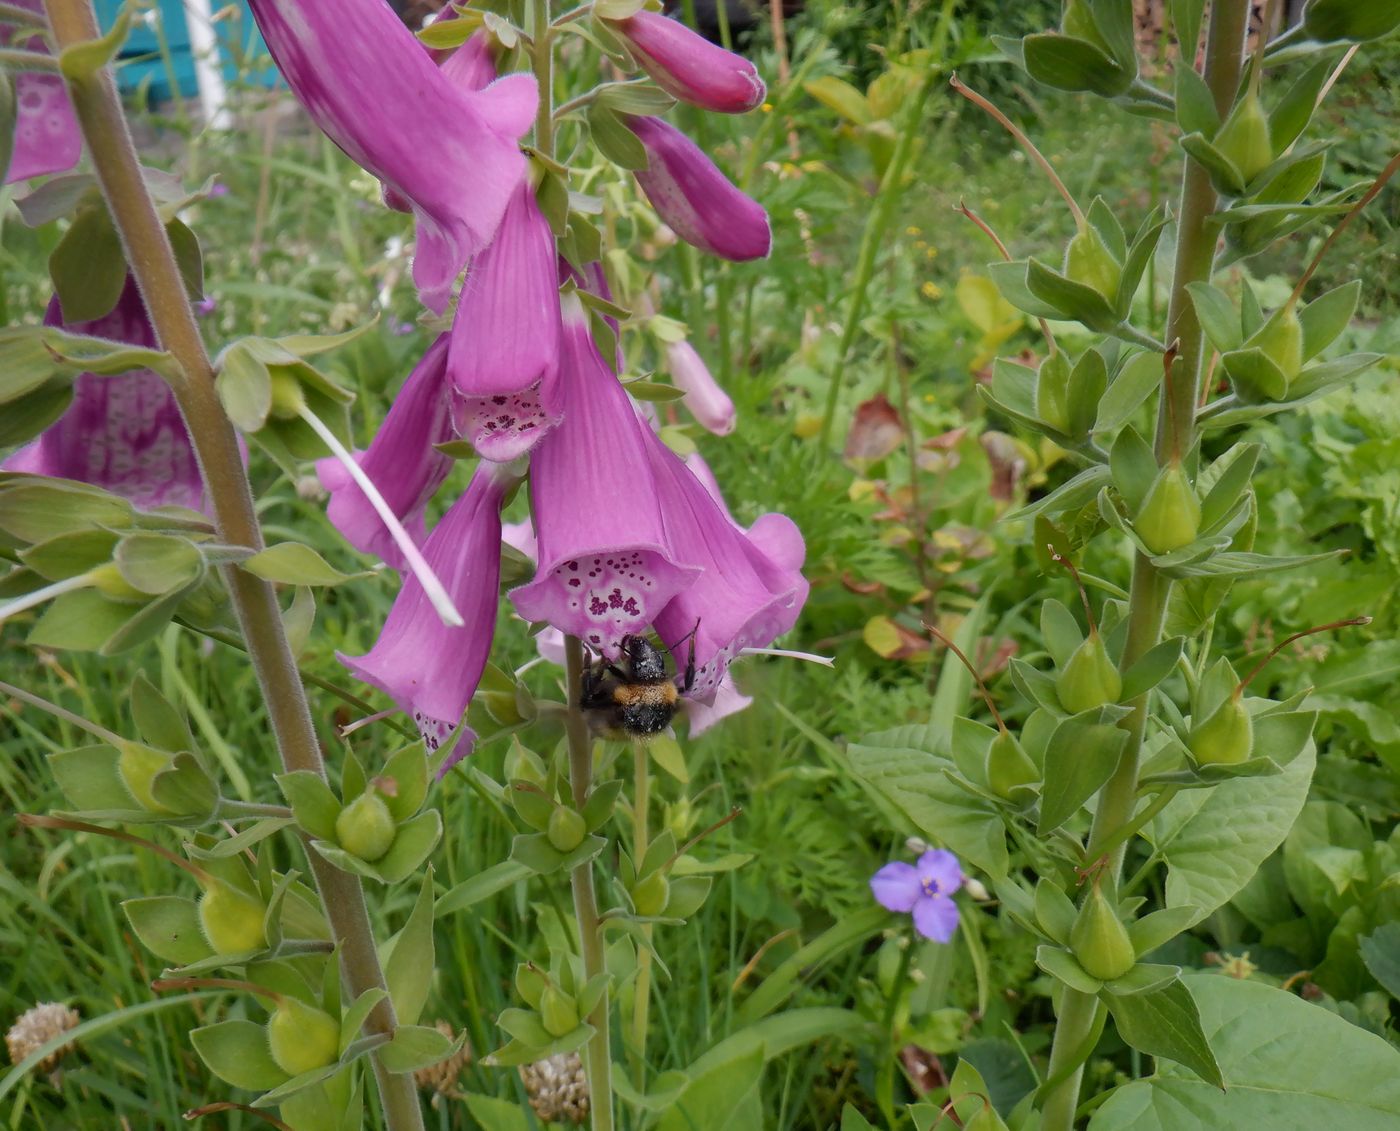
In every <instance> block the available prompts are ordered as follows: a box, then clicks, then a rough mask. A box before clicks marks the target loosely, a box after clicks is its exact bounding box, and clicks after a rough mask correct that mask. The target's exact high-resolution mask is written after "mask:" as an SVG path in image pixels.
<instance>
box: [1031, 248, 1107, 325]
mask: <svg viewBox="0 0 1400 1131" xmlns="http://www.w3.org/2000/svg"><path fill="white" fill-rule="evenodd" d="M1026 285H1027V286H1028V287H1030V289H1031V293H1032V294H1033V295H1035V296H1036V297H1037V298H1039V299H1042V300H1043V301H1044V302H1046V303H1049V304H1050V305H1051V306H1053V307H1054V308H1055V309H1057V310H1059V311H1060V312H1061V315H1060V316H1061V317H1069V318H1073V319H1075V320H1076V321H1079V322H1083V323H1084V325H1085V326H1087V327H1089V329H1091V330H1097V331H1098V332H1099V333H1104V334H1106V333H1108V332H1109V331H1111V330H1113V329H1114V328H1115V327H1116V326H1117V325H1118V315H1117V314H1116V313H1115V312H1114V310H1113V308H1112V307H1111V306H1109V304H1108V299H1107V298H1105V297H1104V296H1103V295H1101V294H1099V292H1098V291H1096V290H1094V288H1093V287H1090V286H1086V285H1085V284H1083V283H1076V282H1075V281H1074V280H1073V279H1071V278H1069V277H1068V276H1065V275H1061V274H1060V273H1059V272H1058V271H1052V270H1051V269H1050V268H1049V267H1046V266H1045V264H1043V263H1041V262H1040V261H1039V260H1038V259H1032V260H1030V261H1028V262H1027V264H1026Z"/></svg>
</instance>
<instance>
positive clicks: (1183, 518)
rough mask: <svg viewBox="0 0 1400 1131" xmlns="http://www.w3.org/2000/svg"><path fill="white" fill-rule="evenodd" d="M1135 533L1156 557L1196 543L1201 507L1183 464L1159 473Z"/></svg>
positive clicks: (1140, 514) (1170, 466) (1138, 517)
mask: <svg viewBox="0 0 1400 1131" xmlns="http://www.w3.org/2000/svg"><path fill="white" fill-rule="evenodd" d="M1133 529H1134V530H1136V531H1137V534H1138V537H1139V538H1141V539H1142V541H1143V544H1144V545H1145V546H1146V547H1147V548H1148V549H1149V550H1151V551H1152V552H1153V553H1154V554H1169V553H1171V552H1172V551H1173V550H1179V549H1181V547H1182V546H1186V545H1189V544H1190V543H1192V542H1194V541H1195V540H1196V535H1197V534H1198V533H1199V532H1200V529H1201V504H1200V500H1198V499H1197V498H1196V492H1195V489H1194V488H1192V486H1191V481H1190V480H1189V479H1187V477H1186V472H1185V471H1183V470H1182V467H1181V464H1180V463H1169V464H1167V466H1166V467H1164V468H1162V470H1161V471H1160V472H1158V473H1157V478H1156V479H1154V480H1153V481H1152V486H1151V487H1150V488H1149V489H1148V492H1147V497H1146V498H1144V499H1143V501H1142V508H1141V509H1140V510H1139V511H1138V515H1137V518H1136V519H1134V520H1133Z"/></svg>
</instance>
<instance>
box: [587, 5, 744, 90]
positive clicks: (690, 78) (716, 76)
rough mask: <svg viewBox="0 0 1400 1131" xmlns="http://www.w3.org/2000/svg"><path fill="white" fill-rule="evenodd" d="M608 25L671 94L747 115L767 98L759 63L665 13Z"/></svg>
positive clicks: (655, 80)
mask: <svg viewBox="0 0 1400 1131" xmlns="http://www.w3.org/2000/svg"><path fill="white" fill-rule="evenodd" d="M608 26H609V27H611V28H612V30H613V31H615V32H617V34H618V35H619V36H621V37H622V40H623V41H624V42H625V43H626V44H627V49H628V50H629V51H630V52H631V53H632V57H633V58H634V59H636V61H637V62H638V64H640V65H641V67H642V69H643V70H644V71H646V73H647V74H648V75H650V76H651V79H652V81H653V82H655V83H656V85H657V86H659V87H661V89H662V90H664V91H666V92H667V93H668V94H670V95H672V96H674V97H676V98H679V99H680V100H681V101H682V102H689V103H690V104H691V105H692V106H699V107H700V108H701V109H702V110H714V111H716V112H718V113H720V114H743V113H745V112H747V111H749V110H752V109H754V108H755V107H756V106H759V105H760V104H761V103H762V102H763V96H764V94H765V88H764V85H763V80H762V79H761V78H759V77H758V71H757V70H755V69H754V65H753V64H752V63H750V62H749V61H748V60H747V59H745V58H744V57H743V56H742V55H736V54H734V52H732V51H726V50H725V49H724V48H723V47H718V46H716V45H715V44H713V43H711V42H710V41H709V40H707V39H705V37H704V36H701V35H698V34H697V33H695V32H693V31H691V30H690V28H688V27H686V26H685V25H684V24H683V23H681V22H680V21H678V20H673V19H668V18H667V17H666V16H663V15H662V14H661V13H660V12H648V11H641V12H638V13H637V14H636V15H635V16H630V17H629V18H627V19H625V20H616V21H609V23H608Z"/></svg>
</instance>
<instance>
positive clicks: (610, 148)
mask: <svg viewBox="0 0 1400 1131" xmlns="http://www.w3.org/2000/svg"><path fill="white" fill-rule="evenodd" d="M587 117H588V131H589V134H590V135H591V136H592V138H593V144H594V145H596V146H597V147H598V152H600V153H601V154H602V155H603V156H604V157H606V158H607V159H608V160H609V161H611V162H612V163H613V164H614V165H618V166H621V167H622V168H624V169H627V170H629V171H631V172H636V171H637V170H639V169H645V168H646V167H647V151H646V146H644V145H643V144H642V143H641V139H640V138H638V137H637V135H636V134H634V133H633V132H632V131H631V130H629V129H628V128H627V126H626V124H625V121H624V119H622V118H621V117H619V116H618V115H617V114H615V113H614V112H613V111H612V110H609V109H608V108H607V107H606V106H599V105H598V104H597V103H596V102H594V103H593V104H592V105H590V106H589V107H588V114H587Z"/></svg>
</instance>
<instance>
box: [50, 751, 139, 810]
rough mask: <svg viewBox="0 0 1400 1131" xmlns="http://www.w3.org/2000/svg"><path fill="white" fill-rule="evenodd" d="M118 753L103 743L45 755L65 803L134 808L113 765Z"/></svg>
mask: <svg viewBox="0 0 1400 1131" xmlns="http://www.w3.org/2000/svg"><path fill="white" fill-rule="evenodd" d="M119 758H120V755H119V754H118V753H117V751H116V750H115V749H114V748H113V747H111V746H108V745H106V744H105V743H98V744H97V745H94V746H79V747H77V748H76V749H73V750H60V751H58V752H57V753H56V754H50V755H49V757H48V763H49V769H50V770H51V771H52V772H53V776H54V778H55V780H56V781H57V782H58V788H59V789H60V790H62V791H63V796H64V797H65V798H67V800H68V804H69V805H70V806H72V807H73V808H74V809H78V810H93V811H100V810H115V809H130V810H133V811H134V810H136V808H137V806H136V802H135V801H133V800H132V797H131V793H130V791H129V790H128V789H127V788H126V784H125V783H124V782H123V780H122V776H121V771H120V770H119V769H118V768H117V762H118V759H119Z"/></svg>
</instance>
